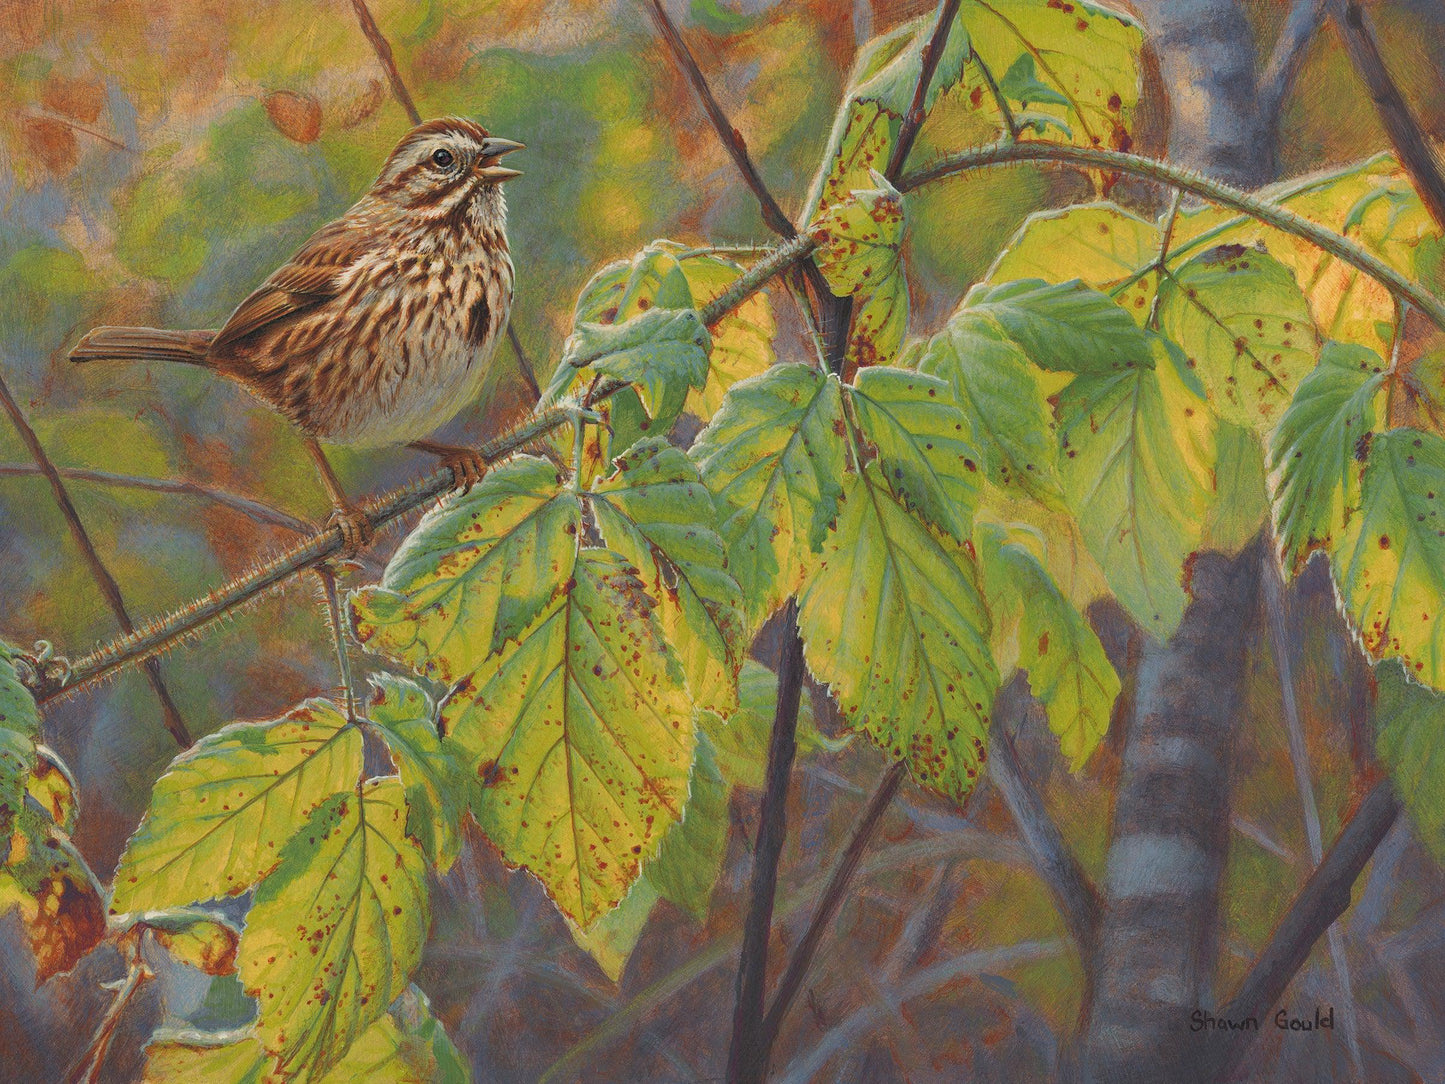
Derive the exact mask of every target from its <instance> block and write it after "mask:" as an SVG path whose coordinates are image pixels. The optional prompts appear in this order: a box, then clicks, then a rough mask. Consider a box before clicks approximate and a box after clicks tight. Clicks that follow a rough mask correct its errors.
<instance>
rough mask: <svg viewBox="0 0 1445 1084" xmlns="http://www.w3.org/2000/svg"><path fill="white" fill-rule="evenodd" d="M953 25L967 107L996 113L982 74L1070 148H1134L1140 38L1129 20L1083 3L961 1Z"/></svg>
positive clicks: (1080, 0)
mask: <svg viewBox="0 0 1445 1084" xmlns="http://www.w3.org/2000/svg"><path fill="white" fill-rule="evenodd" d="M959 21H960V22H961V23H962V24H963V26H964V27H965V28H967V31H968V37H969V41H970V43H971V45H972V47H973V63H972V64H970V66H969V68H968V73H967V75H968V77H967V79H966V82H965V92H966V93H967V94H968V95H969V97H970V100H971V101H977V102H978V103H979V106H980V107H981V108H987V107H988V106H990V105H992V106H994V112H995V113H997V112H998V110H997V106H996V105H995V104H994V103H993V96H992V93H991V88H990V87H989V82H990V80H989V79H987V78H985V77H984V74H983V68H984V67H986V68H987V70H988V72H989V73H990V75H991V76H992V81H994V82H996V83H997V85H998V89H999V91H1000V93H1002V94H1003V95H1004V96H1005V97H1006V98H1009V99H1012V100H1013V101H1016V102H1019V103H1021V104H1027V105H1028V107H1029V109H1030V110H1031V111H1033V112H1034V113H1037V114H1040V115H1042V116H1046V117H1048V118H1050V119H1051V120H1052V121H1053V122H1054V123H1055V124H1056V125H1057V126H1058V128H1059V129H1060V130H1061V131H1063V132H1066V133H1069V138H1070V140H1071V142H1076V143H1079V144H1081V145H1083V146H1095V147H1097V146H1103V147H1111V148H1113V149H1114V150H1129V149H1130V148H1131V147H1132V146H1133V143H1134V139H1133V125H1134V108H1135V106H1136V105H1137V103H1138V101H1139V87H1140V72H1141V65H1140V59H1139V55H1140V51H1141V49H1142V47H1143V36H1144V35H1143V30H1142V28H1141V27H1140V26H1139V24H1138V23H1137V22H1135V21H1134V20H1133V19H1131V18H1129V17H1128V16H1127V15H1124V14H1122V13H1120V12H1118V11H1115V10H1113V9H1111V8H1107V7H1104V6H1103V5H1101V4H1094V3H1089V2H1088V0H1069V2H1068V3H1060V2H1059V0H965V3H964V4H963V6H962V7H961V8H960V10H959ZM1001 122H1002V116H1001V115H999V117H998V120H997V121H996V123H998V124H1000V125H1001Z"/></svg>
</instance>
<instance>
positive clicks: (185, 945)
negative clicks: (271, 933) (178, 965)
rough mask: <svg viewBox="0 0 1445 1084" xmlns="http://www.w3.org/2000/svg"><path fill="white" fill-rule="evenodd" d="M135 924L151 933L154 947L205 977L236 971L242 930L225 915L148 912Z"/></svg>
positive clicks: (186, 910) (193, 910)
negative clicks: (163, 950) (200, 972)
mask: <svg viewBox="0 0 1445 1084" xmlns="http://www.w3.org/2000/svg"><path fill="white" fill-rule="evenodd" d="M137 921H138V922H139V923H141V924H142V925H144V926H145V927H146V928H147V929H149V930H150V931H151V936H152V937H154V938H155V940H156V943H157V944H159V945H160V946H161V947H162V948H164V949H165V950H166V951H167V952H169V953H170V954H171V955H172V956H174V957H175V958H176V959H177V960H180V961H181V962H182V963H187V964H190V965H191V966H192V967H198V968H200V969H201V970H202V971H204V972H205V973H206V974H207V975H229V974H231V973H232V972H233V971H235V970H236V948H237V946H238V945H239V943H240V940H241V931H240V930H238V929H236V928H235V927H234V926H233V925H231V923H230V921H229V920H228V919H227V918H226V917H225V916H224V915H220V914H217V913H214V912H211V911H202V910H199V909H196V908H190V907H180V908H176V909H174V910H171V911H154V912H148V913H146V914H143V915H140V916H139V917H138V919H137Z"/></svg>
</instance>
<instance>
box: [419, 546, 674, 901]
mask: <svg viewBox="0 0 1445 1084" xmlns="http://www.w3.org/2000/svg"><path fill="white" fill-rule="evenodd" d="M555 574H556V575H557V576H558V577H559V582H560V583H562V584H563V585H565V586H564V589H563V590H562V591H560V592H559V593H558V594H557V595H556V597H555V599H554V601H553V602H552V603H551V605H550V606H548V608H547V609H546V610H544V611H543V612H542V614H541V615H540V616H539V617H538V618H537V620H536V621H535V622H534V623H533V624H532V626H531V627H530V628H528V629H527V630H526V631H525V632H524V633H523V634H522V636H521V637H520V638H519V640H518V642H517V644H516V645H515V646H509V647H508V648H507V649H506V650H504V651H503V652H502V654H500V655H498V656H496V657H494V658H492V659H489V660H488V661H487V662H486V663H484V664H483V665H482V666H481V667H480V668H479V669H478V670H477V671H476V672H475V673H473V674H471V675H469V676H468V677H467V678H466V679H465V680H464V681H462V682H461V683H460V684H459V685H458V687H457V688H456V689H455V690H454V691H453V692H452V694H451V695H450V696H449V697H448V698H447V700H446V702H445V703H444V704H443V705H442V724H443V727H444V729H445V731H446V733H448V734H450V735H454V736H455V738H456V740H457V742H458V743H460V744H461V745H462V746H463V747H465V748H466V749H467V751H468V753H469V754H470V756H471V762H472V763H473V764H475V765H476V778H477V783H476V789H475V792H474V795H473V798H472V803H473V804H472V811H473V813H474V814H475V815H476V818H477V821H478V823H480V824H481V826H482V829H483V831H485V832H486V833H487V836H488V838H489V839H491V841H492V842H493V843H494V844H496V845H497V847H498V848H499V849H500V850H501V852H502V856H503V857H504V858H505V859H506V860H507V861H508V862H509V863H512V864H513V865H522V866H526V867H527V868H528V869H530V870H531V871H532V872H533V873H534V874H536V875H537V877H538V878H539V879H540V880H541V881H542V883H543V884H544V885H545V886H546V888H547V890H548V892H549V893H550V894H551V895H552V898H553V900H554V901H555V902H556V903H557V906H558V907H559V908H560V909H561V910H562V912H563V913H564V914H565V915H567V916H568V917H569V918H571V919H572V920H573V921H574V922H576V923H577V924H578V925H580V926H584V927H585V926H588V925H590V924H591V923H592V922H593V921H595V920H596V919H597V918H598V917H599V916H601V915H602V914H605V913H606V912H607V911H608V910H610V909H611V908H612V907H614V906H616V904H617V902H618V901H619V900H621V899H622V897H623V896H624V895H626V893H627V890H628V889H629V888H630V887H631V885H632V883H633V881H634V880H635V879H636V877H637V873H638V870H639V868H640V867H641V864H642V862H643V861H645V860H646V859H647V858H648V857H650V856H651V854H652V853H653V852H654V851H655V850H656V848H657V846H658V844H659V842H660V841H661V839H662V836H663V834H664V833H665V832H666V830H667V828H668V827H669V826H670V825H671V824H672V823H673V822H674V821H676V820H677V819H678V818H679V817H680V816H681V815H682V809H683V806H684V804H685V803H686V800H687V786H688V776H689V774H690V772H691V769H692V760H693V750H694V747H695V745H696V737H695V731H694V724H693V712H692V702H691V699H690V698H689V696H688V694H687V685H686V680H685V678H684V676H683V671H682V666H681V664H680V663H679V661H678V659H677V656H676V655H675V653H674V652H673V651H672V649H671V648H670V647H669V645H668V644H667V641H666V640H665V639H664V637H663V634H662V629H661V626H660V623H659V621H658V617H657V613H656V604H655V603H654V602H653V600H652V599H651V598H649V597H648V595H647V594H646V592H645V591H644V590H643V585H642V582H641V581H640V580H638V579H637V575H636V570H635V569H633V568H632V567H630V566H629V565H628V564H627V563H626V562H625V561H624V560H623V559H622V558H621V557H619V556H618V555H616V554H613V553H610V552H608V551H606V550H597V549H590V548H588V549H583V550H581V552H580V553H579V554H578V557H577V560H576V562H575V564H572V565H570V566H568V567H565V568H562V569H560V570H558V571H557V572H556V573H555Z"/></svg>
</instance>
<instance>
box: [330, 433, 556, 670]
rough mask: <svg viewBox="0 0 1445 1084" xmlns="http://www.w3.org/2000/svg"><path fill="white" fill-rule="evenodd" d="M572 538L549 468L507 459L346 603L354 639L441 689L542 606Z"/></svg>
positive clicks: (437, 514) (541, 462)
mask: <svg viewBox="0 0 1445 1084" xmlns="http://www.w3.org/2000/svg"><path fill="white" fill-rule="evenodd" d="M580 529H581V508H580V506H579V505H578V503H577V498H576V496H575V494H573V493H571V492H570V491H568V490H567V489H565V488H564V486H563V484H562V478H561V476H560V475H559V474H558V472H557V469H556V468H555V467H554V466H552V464H551V463H549V462H547V461H546V460H545V459H539V458H536V457H532V456H518V457H516V458H514V459H511V460H509V461H508V462H506V463H503V464H501V465H500V466H498V467H495V468H493V469H492V470H490V471H488V472H487V474H486V476H485V477H484V478H483V479H482V480H481V481H480V482H479V483H477V484H476V485H475V486H473V487H472V490H471V492H470V493H468V494H466V495H465V496H462V497H456V498H453V499H452V500H450V501H448V502H447V503H445V504H443V505H442V506H441V507H440V508H437V509H435V510H433V511H431V512H428V513H427V514H426V515H425V516H424V517H422V520H421V522H420V523H419V524H418V525H417V527H416V529H415V530H413V531H412V532H411V534H409V535H408V536H407V538H406V541H405V542H403V543H402V545H401V547H400V548H399V549H398V550H397V551H396V553H395V554H394V555H393V556H392V558H391V560H390V561H388V562H387V566H386V572H385V573H384V574H383V576H382V578H381V583H380V585H378V586H377V587H372V588H365V589H363V590H361V591H359V592H356V593H354V594H353V595H352V596H351V601H350V607H351V624H352V629H353V631H354V632H355V633H356V638H357V640H358V641H359V642H360V643H361V644H363V645H365V646H366V647H367V648H369V649H370V650H373V651H379V652H382V653H383V654H387V655H391V656H393V657H394V658H397V659H400V660H401V661H403V662H406V663H408V664H409V665H411V666H412V667H413V668H414V669H416V670H417V672H418V673H422V674H425V675H427V676H429V677H433V678H435V679H436V680H438V681H442V682H445V683H448V684H450V683H451V682H453V681H456V680H457V679H458V678H460V677H461V676H462V675H464V674H466V673H468V672H470V671H471V670H474V669H475V668H476V667H477V666H478V665H479V664H480V663H481V661H482V660H483V659H485V658H487V657H488V656H490V655H493V654H495V653H496V652H498V651H500V650H501V649H502V647H503V646H504V645H505V644H506V643H507V641H508V640H512V639H515V638H516V637H517V636H518V635H519V634H520V633H521V631H522V630H523V629H524V628H526V627H527V625H529V624H530V623H531V622H532V621H533V620H534V619H535V618H536V616H537V614H538V613H540V612H541V610H542V608H543V607H544V606H546V605H547V603H548V602H549V601H550V600H551V598H552V596H553V594H554V592H555V591H556V590H557V582H558V581H557V570H558V569H559V568H561V567H563V566H564V565H570V563H571V561H572V553H573V551H574V550H575V549H576V535H577V532H578V531H579V530H580Z"/></svg>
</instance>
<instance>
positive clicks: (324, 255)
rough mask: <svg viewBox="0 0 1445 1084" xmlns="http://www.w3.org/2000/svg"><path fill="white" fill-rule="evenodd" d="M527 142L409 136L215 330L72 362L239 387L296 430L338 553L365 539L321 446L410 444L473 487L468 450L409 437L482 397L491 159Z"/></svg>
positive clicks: (499, 272) (143, 337) (130, 337)
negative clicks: (177, 367) (109, 363)
mask: <svg viewBox="0 0 1445 1084" xmlns="http://www.w3.org/2000/svg"><path fill="white" fill-rule="evenodd" d="M521 147H522V144H521V143H516V142H513V141H512V140H510V139H499V138H497V137H495V136H492V135H490V134H489V133H488V132H487V130H486V129H485V128H483V127H482V126H481V125H479V124H476V123H474V122H473V121H470V120H465V119H462V118H457V117H447V118H443V119H441V120H433V121H428V122H427V123H425V124H422V125H420V126H419V127H417V128H414V129H413V130H412V131H410V132H408V133H407V135H406V136H405V138H403V139H402V141H401V142H400V143H399V144H397V147H396V149H395V150H394V151H392V153H391V156H390V157H389V158H388V159H387V161H386V165H385V166H384V167H383V168H382V170H381V176H380V177H378V178H377V180H376V183H375V184H373V185H372V186H371V190H370V191H368V192H367V193H366V195H364V196H363V197H362V198H361V199H360V201H358V202H357V204H356V205H355V206H354V207H352V208H351V210H349V211H347V212H346V214H344V215H342V216H341V217H340V218H339V219H337V220H336V221H335V222H332V223H330V224H329V225H326V226H323V227H322V228H321V229H320V230H318V231H317V232H316V234H315V235H314V236H313V237H312V238H311V239H310V240H309V241H307V242H306V244H305V245H303V246H302V247H301V250H300V251H299V252H297V253H296V255H295V256H293V257H292V258H291V260H290V261H289V262H288V263H286V264H285V265H284V266H283V267H281V268H280V269H279V270H278V271H276V272H275V274H273V275H272V276H271V277H270V278H268V279H267V280H266V281H265V282H264V283H262V284H261V286H260V287H259V288H258V289H257V290H256V291H255V292H254V293H253V294H251V296H249V297H248V298H246V300H244V301H242V302H241V304H240V306H239V307H237V309H236V311H235V312H233V313H232V314H231V316H230V319H228V320H227V321H226V324H225V326H224V327H222V328H221V329H220V330H219V331H163V330H158V329H155V328H142V327H98V328H96V329H95V330H93V331H91V332H90V333H89V334H88V335H86V336H85V337H84V338H83V339H81V340H80V342H79V343H78V344H77V345H76V347H75V349H74V350H72V351H71V352H70V358H71V360H72V361H77V362H88V361H99V360H116V359H119V360H134V361H179V362H184V363H186V364H190V365H200V366H203V367H204V368H207V369H212V370H214V371H215V372H218V373H221V374H223V375H224V376H228V377H230V378H231V379H233V380H236V381H239V382H240V383H241V384H243V385H244V386H245V387H246V388H248V389H249V390H250V391H251V392H252V393H254V394H255V395H256V396H258V397H259V398H261V399H262V400H264V401H265V402H266V403H268V404H270V405H271V406H272V407H274V408H275V409H277V410H278V411H280V412H281V413H282V414H283V415H285V416H286V417H287V418H289V419H290V420H291V421H292V422H293V423H294V424H295V425H296V427H297V428H298V429H300V431H301V434H302V436H303V439H304V440H305V444H306V449H307V451H308V452H309V453H310V455H311V457H312V458H313V459H314V460H315V462H316V467H317V470H318V471H319V472H320V474H321V480H322V483H323V484H324V485H325V486H326V490H327V494H328V495H329V497H330V498H331V502H332V504H333V505H334V506H335V512H334V514H333V521H334V522H336V523H337V524H339V525H340V527H341V530H342V536H343V539H344V541H345V543H346V549H347V550H348V551H350V552H354V551H355V550H356V549H357V548H359V547H360V546H362V545H364V544H365V543H366V542H367V541H368V539H369V536H370V528H369V524H368V523H367V520H366V518H365V516H364V515H362V514H361V513H360V512H359V511H358V510H357V509H356V508H355V507H354V506H353V505H352V504H351V502H350V501H349V500H348V499H347V497H346V494H345V492H343V490H342V488H341V485H340V483H339V482H338V481H337V478H336V475H335V473H334V472H333V471H332V469H331V466H330V464H329V463H328V462H327V460H326V456H325V454H324V453H323V452H322V450H321V446H320V444H319V443H318V442H319V441H327V442H329V443H336V444H351V445H361V446H377V445H387V444H403V443H407V444H410V446H411V447H413V448H419V449H421V450H423V451H427V452H431V453H433V454H435V455H438V456H441V457H442V462H443V463H444V464H446V465H447V466H450V467H451V468H452V470H453V473H454V475H455V477H456V479H457V481H458V482H459V483H460V484H462V485H464V486H467V487H468V488H469V487H470V486H471V485H472V484H473V483H474V482H475V481H476V480H477V479H479V478H480V477H481V475H482V472H483V471H484V469H485V464H484V463H483V462H482V460H481V458H480V456H479V455H478V454H477V453H476V451H474V450H472V449H469V448H459V447H455V446H451V445H446V444H436V443H432V442H430V441H426V440H422V439H419V438H421V437H424V436H425V435H426V434H428V433H430V432H431V431H432V430H434V429H436V428H437V427H438V426H440V425H442V424H443V423H445V422H447V421H449V420H451V418H453V417H454V416H455V415H456V413H457V412H458V411H459V410H460V409H461V408H462V407H463V406H465V405H466V404H467V403H469V402H470V401H471V400H472V398H473V397H474V396H475V395H476V394H477V392H478V390H479V389H480V386H481V383H482V379H483V377H484V375H485V374H486V370H487V366H488V363H489V362H490V361H491V358H492V355H493V354H494V353H495V351H496V346H497V340H498V339H499V338H500V337H501V335H502V329H503V328H504V327H505V326H506V322H507V316H508V312H509V310H510V309H511V304H512V260H511V256H510V253H509V251H508V248H507V230H506V223H507V212H506V204H505V202H504V200H503V198H502V188H501V185H502V182H503V181H506V180H508V179H509V178H512V177H517V176H520V173H519V171H517V170H515V169H508V168H507V167H505V166H503V165H500V164H499V160H500V158H501V156H502V155H504V154H510V153H511V152H512V151H515V150H520V149H521Z"/></svg>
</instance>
